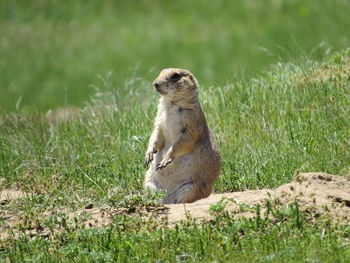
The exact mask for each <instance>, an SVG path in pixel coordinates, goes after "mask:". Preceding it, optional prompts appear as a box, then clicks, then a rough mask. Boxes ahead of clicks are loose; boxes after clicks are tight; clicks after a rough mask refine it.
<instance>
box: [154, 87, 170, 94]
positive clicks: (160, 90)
mask: <svg viewBox="0 0 350 263" xmlns="http://www.w3.org/2000/svg"><path fill="white" fill-rule="evenodd" d="M155 90H156V91H157V92H158V93H159V94H161V95H165V94H167V92H166V91H164V90H162V89H161V88H160V87H155Z"/></svg>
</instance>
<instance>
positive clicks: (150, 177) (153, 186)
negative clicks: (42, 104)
mask: <svg viewBox="0 0 350 263" xmlns="http://www.w3.org/2000/svg"><path fill="white" fill-rule="evenodd" d="M152 170H153V167H150V168H149V169H148V170H147V172H146V176H145V181H144V182H143V185H144V187H145V188H146V189H149V190H157V189H158V186H157V182H156V180H155V179H154V173H153V171H152Z"/></svg>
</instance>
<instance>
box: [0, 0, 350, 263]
mask: <svg viewBox="0 0 350 263" xmlns="http://www.w3.org/2000/svg"><path fill="white" fill-rule="evenodd" d="M349 7H350V6H349V3H348V2H347V1H342V0H335V1H332V2H331V3H330V2H329V1H326V0H319V1H318V2H317V4H315V3H314V2H313V1H311V0H307V1H301V0H296V1H275V0H269V1H267V2H264V4H262V3H259V2H257V1H225V0H221V1H216V2H215V3H214V2H213V3H212V2H208V1H205V0H200V1H196V2H191V1H185V0H178V1H175V2H164V1H157V2H153V3H152V4H151V3H150V2H148V1H138V2H137V3H136V2H132V1H129V2H125V3H124V2H119V1H118V2H115V1H109V0H107V1H103V2H100V1H88V2H84V3H82V2H81V1H73V0H67V1H65V4H64V5H63V4H60V3H59V2H58V1H57V0H51V1H41V0H35V1H31V3H30V4H28V3H26V2H25V1H19V0H14V1H6V0H0V36H1V37H0V58H1V59H0V71H1V78H0V92H1V96H0V177H1V180H0V189H7V188H11V189H18V190H21V191H23V192H26V193H28V194H27V195H26V197H24V198H20V199H18V200H16V201H13V202H10V203H1V204H0V229H1V228H2V229H4V228H5V226H6V223H7V220H8V215H20V217H21V218H22V219H23V220H22V222H21V223H19V224H18V225H17V226H16V227H14V228H13V229H12V231H13V233H12V234H11V233H10V236H9V237H8V238H7V239H4V240H1V241H0V261H1V262H2V261H4V262H23V261H35V262H71V261H78V262H116V261H117V262H118V261H120V262H126V261H127V262H140V261H141V262H154V261H157V262H177V261H179V262H198V261H200V262H212V261H218V262H309V261H311V262H350V260H349V258H350V241H349V238H350V229H349V225H345V226H339V225H335V224H331V223H330V221H329V220H328V219H327V218H323V217H322V216H321V217H317V216H316V215H314V214H310V212H308V211H300V210H299V208H298V205H297V204H293V205H290V206H287V207H275V208H273V209H274V213H273V214H269V215H261V214H260V213H259V212H258V210H259V209H258V208H256V217H255V218H254V219H247V218H243V219H240V220H233V217H232V215H230V214H225V213H221V212H220V211H221V210H220V207H214V209H213V211H214V210H215V211H216V212H215V213H216V214H215V218H214V219H213V220H212V221H209V222H202V223H200V222H196V221H193V220H190V221H188V222H186V223H183V224H180V225H178V226H176V227H175V226H174V227H170V228H169V227H166V226H165V225H164V224H163V222H157V221H149V222H145V221H144V219H143V218H142V215H141V214H139V211H140V210H142V209H143V208H145V207H153V206H155V205H157V200H158V199H159V195H161V194H155V195H154V193H146V192H144V191H143V189H142V182H143V176H144V173H145V170H146V167H145V165H144V161H143V158H144V152H145V149H146V146H147V141H148V138H149V135H150V132H151V129H152V124H153V119H154V117H155V111H156V105H157V100H158V95H157V94H156V93H155V92H154V91H153V89H152V88H151V85H150V84H151V81H152V80H153V79H154V78H155V76H156V75H157V74H158V72H159V70H160V69H162V68H164V67H169V66H171V67H184V68H188V69H190V70H191V71H192V72H193V73H194V74H195V76H196V77H197V78H198V80H199V82H200V84H201V91H200V100H201V103H202V106H203V108H204V111H205V113H206V117H207V120H208V122H209V126H210V128H211V129H212V130H213V132H214V134H215V136H216V139H217V141H218V143H219V146H220V148H221V156H222V167H221V172H220V177H219V179H218V181H217V183H216V185H215V189H214V191H215V192H217V193H218V192H232V191H243V190H246V189H261V188H274V187H277V186H279V185H281V184H283V183H286V182H289V181H290V180H291V179H292V177H293V176H294V174H295V173H296V172H298V171H303V172H308V171H323V172H328V173H332V174H338V175H348V174H350V150H349V149H350V141H349V134H350V121H349V116H350V91H349V86H350V75H349V72H350V49H348V47H349V46H350V38H349V36H348V35H347V34H345V32H347V31H346V30H347V29H348V28H350V19H349V16H348V10H349ZM333 51H336V52H333ZM71 106H72V107H71ZM56 108H58V109H57V110H55V109H56ZM62 108H65V109H68V110H69V114H70V115H71V116H72V118H71V120H69V121H63V120H62V116H61V115H62V114H61V113H60V109H62ZM50 109H51V110H52V111H50ZM90 205H93V207H107V208H115V207H125V208H128V209H131V211H133V212H135V213H133V214H131V215H127V214H124V215H123V214H122V215H117V216H116V217H115V218H114V221H113V224H111V225H109V226H107V227H104V228H100V229H97V228H95V229H84V228H83V227H81V225H79V224H78V223H77V222H80V221H79V220H84V218H77V219H76V220H77V222H75V221H74V222H75V223H76V224H69V223H67V220H68V219H67V214H66V213H65V212H62V211H61V210H62V209H68V210H69V211H78V210H80V209H82V208H84V207H86V206H90ZM55 211H61V212H60V213H57V214H55ZM47 213H53V214H50V216H47V217H45V216H42V215H43V214H47ZM84 216H85V215H82V217H84ZM2 229H1V230H2ZM33 229H39V230H40V229H44V230H47V229H49V231H51V232H50V234H48V235H43V234H42V235H41V234H39V235H34V236H32V235H31V234H30V233H29V232H28V231H30V230H33ZM10 232H11V231H10ZM44 232H45V231H44ZM0 234H1V233H0Z"/></svg>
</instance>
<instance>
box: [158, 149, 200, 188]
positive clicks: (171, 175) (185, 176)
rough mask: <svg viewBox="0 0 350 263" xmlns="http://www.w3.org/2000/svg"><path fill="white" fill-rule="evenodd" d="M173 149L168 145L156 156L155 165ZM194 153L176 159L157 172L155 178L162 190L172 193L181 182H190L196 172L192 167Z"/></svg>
mask: <svg viewBox="0 0 350 263" xmlns="http://www.w3.org/2000/svg"><path fill="white" fill-rule="evenodd" d="M170 147H171V145H170V144H166V145H165V146H164V148H163V149H162V150H160V151H159V152H158V153H157V154H156V156H155V159H154V161H155V165H157V164H158V163H160V162H161V161H162V159H163V157H164V156H165V154H166V152H167V150H168V149H169V148H170ZM193 157H194V154H193V152H191V153H188V154H186V155H183V156H181V157H178V158H175V160H174V161H173V162H172V163H171V164H169V165H168V166H166V167H165V168H162V169H159V170H157V171H155V177H156V180H157V181H158V183H159V184H160V186H161V188H162V189H166V190H168V191H171V190H172V188H174V187H175V188H176V187H177V185H179V184H180V183H181V182H184V181H189V180H190V179H191V174H192V173H193V172H194V171H193V167H192V159H193Z"/></svg>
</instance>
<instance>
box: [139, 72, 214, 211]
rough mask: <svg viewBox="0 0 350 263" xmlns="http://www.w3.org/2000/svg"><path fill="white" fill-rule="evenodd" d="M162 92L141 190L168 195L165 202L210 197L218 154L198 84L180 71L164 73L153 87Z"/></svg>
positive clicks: (189, 75) (190, 76) (191, 200)
mask: <svg viewBox="0 0 350 263" xmlns="http://www.w3.org/2000/svg"><path fill="white" fill-rule="evenodd" d="M153 85H154V87H155V89H156V91H157V92H158V93H160V94H161V98H160V100H159V105H158V112H157V117H156V120H155V124H154V130H153V132H152V135H151V138H150V140H149V144H148V149H147V152H146V162H147V163H148V164H150V166H149V169H148V170H147V172H146V176H145V182H144V184H145V187H146V188H150V189H156V190H157V189H163V190H166V191H167V196H166V197H165V199H164V203H167V204H171V203H191V202H194V201H196V200H198V199H201V198H205V197H207V196H209V195H210V193H211V191H212V188H213V185H214V183H215V180H216V178H217V177H218V175H219V169H220V155H219V152H218V151H217V150H216V145H215V142H214V140H213V138H212V137H211V134H210V131H209V129H208V125H207V122H206V119H205V116H204V113H203V111H202V108H201V105H200V103H199V100H198V90H199V85H198V82H197V80H196V79H195V78H194V76H193V75H192V74H191V73H190V72H189V71H187V70H185V69H174V68H170V69H164V70H163V71H161V73H160V75H159V76H158V78H157V79H156V80H155V81H154V83H153Z"/></svg>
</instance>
